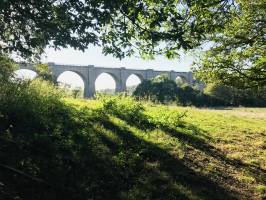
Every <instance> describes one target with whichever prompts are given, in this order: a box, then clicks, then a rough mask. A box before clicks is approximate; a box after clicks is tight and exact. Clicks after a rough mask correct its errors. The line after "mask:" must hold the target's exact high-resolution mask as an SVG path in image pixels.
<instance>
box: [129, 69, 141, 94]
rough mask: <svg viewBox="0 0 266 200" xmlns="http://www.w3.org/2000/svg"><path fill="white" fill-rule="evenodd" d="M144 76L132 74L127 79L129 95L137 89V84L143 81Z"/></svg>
mask: <svg viewBox="0 0 266 200" xmlns="http://www.w3.org/2000/svg"><path fill="white" fill-rule="evenodd" d="M142 80H143V77H142V76H140V75H137V74H131V75H130V76H129V77H128V78H127V80H126V92H127V94H129V95H132V93H133V92H134V91H135V89H136V88H137V86H138V85H139V84H140V83H141V82H142Z"/></svg>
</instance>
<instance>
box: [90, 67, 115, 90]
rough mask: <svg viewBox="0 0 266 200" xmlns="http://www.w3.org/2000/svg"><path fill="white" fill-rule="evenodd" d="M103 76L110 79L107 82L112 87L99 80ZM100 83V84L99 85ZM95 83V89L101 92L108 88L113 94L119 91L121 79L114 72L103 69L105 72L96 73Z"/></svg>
mask: <svg viewBox="0 0 266 200" xmlns="http://www.w3.org/2000/svg"><path fill="white" fill-rule="evenodd" d="M102 77H103V78H108V79H109V80H107V81H108V82H107V84H108V85H109V86H111V87H110V88H108V87H106V86H104V85H103V84H101V83H102V82H99V81H100V79H101V78H102ZM110 78H111V79H110ZM98 83H99V84H100V85H97V84H98ZM94 85H95V91H98V92H99V91H100V90H108V91H106V92H107V93H110V94H113V93H115V92H117V91H118V87H119V79H118V78H117V76H116V75H114V74H113V73H110V72H105V71H103V72H101V73H99V74H98V75H96V77H95V81H94ZM112 86H114V87H112Z"/></svg>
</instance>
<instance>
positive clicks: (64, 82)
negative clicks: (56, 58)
mask: <svg viewBox="0 0 266 200" xmlns="http://www.w3.org/2000/svg"><path fill="white" fill-rule="evenodd" d="M57 83H58V85H59V87H61V88H63V89H65V91H66V92H67V93H68V94H69V95H70V96H73V97H74V98H78V97H84V87H85V83H84V80H83V78H82V76H80V75H79V74H78V73H76V72H73V71H65V72H63V73H61V74H60V75H59V76H58V77H57Z"/></svg>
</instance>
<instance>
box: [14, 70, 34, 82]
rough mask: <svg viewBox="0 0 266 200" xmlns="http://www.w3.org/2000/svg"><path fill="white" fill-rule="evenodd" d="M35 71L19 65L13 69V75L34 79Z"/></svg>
mask: <svg viewBox="0 0 266 200" xmlns="http://www.w3.org/2000/svg"><path fill="white" fill-rule="evenodd" d="M37 75H38V74H37V72H36V71H35V70H34V69H30V68H26V67H25V68H24V67H21V68H19V69H18V70H15V71H14V76H15V78H17V79H31V80H32V79H34V78H35V77H36V76H37Z"/></svg>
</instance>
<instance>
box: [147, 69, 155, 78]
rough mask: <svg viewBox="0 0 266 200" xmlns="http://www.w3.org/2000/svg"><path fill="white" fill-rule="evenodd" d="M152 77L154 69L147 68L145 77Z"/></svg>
mask: <svg viewBox="0 0 266 200" xmlns="http://www.w3.org/2000/svg"><path fill="white" fill-rule="evenodd" d="M152 78H154V73H153V69H147V70H146V77H145V79H152Z"/></svg>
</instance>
